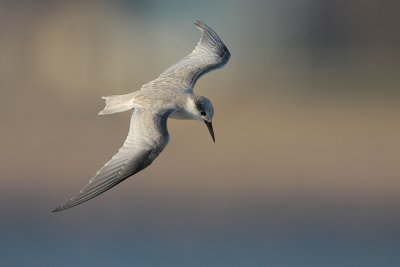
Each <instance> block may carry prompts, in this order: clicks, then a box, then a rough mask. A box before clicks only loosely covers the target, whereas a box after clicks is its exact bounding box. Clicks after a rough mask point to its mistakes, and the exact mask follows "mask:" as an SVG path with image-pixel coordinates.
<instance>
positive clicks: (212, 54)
mask: <svg viewBox="0 0 400 267" xmlns="http://www.w3.org/2000/svg"><path fill="white" fill-rule="evenodd" d="M195 25H196V26H197V27H198V28H199V29H200V30H201V31H202V32H203V34H202V36H201V38H200V41H199V42H198V44H197V46H196V47H195V49H194V50H193V51H192V53H190V54H189V55H187V56H186V57H184V58H183V59H182V60H180V61H178V62H177V63H175V64H174V65H172V66H171V67H169V68H168V69H167V70H166V71H164V72H163V73H162V74H161V75H160V76H159V77H158V78H157V79H155V80H153V81H151V82H148V83H146V84H144V85H143V87H142V90H146V89H150V90H151V89H160V88H174V89H181V90H185V91H186V90H189V91H193V87H194V85H195V84H196V81H197V80H198V79H199V78H200V77H201V76H202V75H204V74H205V73H207V72H209V71H212V70H215V69H218V68H221V67H223V66H224V65H225V64H226V63H227V62H228V61H229V58H230V56H231V54H230V52H229V50H228V48H226V46H225V44H224V43H223V42H222V41H221V39H220V38H219V36H218V35H217V34H216V33H215V32H214V31H213V30H212V29H211V28H210V27H208V26H207V25H206V24H205V23H203V22H201V21H198V22H196V23H195Z"/></svg>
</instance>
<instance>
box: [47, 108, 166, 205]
mask: <svg viewBox="0 0 400 267" xmlns="http://www.w3.org/2000/svg"><path fill="white" fill-rule="evenodd" d="M172 111H173V110H162V111H160V110H145V109H140V108H136V109H135V110H134V111H133V114H132V118H131V124H130V129H129V134H128V137H127V138H126V140H125V142H124V144H123V146H122V147H121V148H120V149H119V151H118V153H117V154H115V155H114V156H113V157H112V158H111V160H110V161H108V162H107V163H106V164H105V165H104V167H103V168H101V169H100V170H98V171H97V173H96V175H95V176H94V177H93V178H92V179H91V180H90V181H89V183H88V184H87V185H86V186H85V187H84V188H82V190H81V191H80V192H79V194H78V195H76V196H75V197H73V198H71V199H70V200H68V201H67V202H65V203H64V204H62V205H61V206H59V207H58V208H56V209H54V210H53V212H57V211H61V210H65V209H68V208H71V207H74V206H76V205H79V204H81V203H83V202H85V201H88V200H89V199H92V198H94V197H95V196H98V195H100V194H101V193H103V192H105V191H107V190H108V189H110V188H112V187H114V186H115V185H117V184H119V183H120V182H122V181H123V180H125V179H126V178H128V177H130V176H132V175H134V174H135V173H137V172H139V171H141V170H143V169H144V168H146V167H147V166H149V165H150V164H151V163H152V162H153V160H154V159H155V158H156V157H157V156H158V155H159V154H160V153H161V151H162V150H163V149H164V148H165V146H166V145H167V143H168V140H169V135H168V129H167V119H168V116H169V115H170V114H171V112H172Z"/></svg>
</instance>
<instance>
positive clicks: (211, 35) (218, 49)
mask: <svg viewBox="0 0 400 267" xmlns="http://www.w3.org/2000/svg"><path fill="white" fill-rule="evenodd" d="M194 25H196V27H197V28H199V29H200V30H201V31H202V32H203V35H202V37H201V39H200V43H202V44H204V45H205V46H207V47H211V48H214V49H213V50H215V51H214V52H215V53H217V54H218V55H219V56H221V57H223V58H224V61H226V62H227V61H228V60H229V58H230V56H231V54H230V52H229V50H228V48H227V47H226V46H225V44H224V43H223V42H222V41H221V39H220V38H219V36H218V35H217V34H216V33H215V31H214V30H213V29H211V28H210V27H209V26H207V25H206V24H205V23H204V22H202V21H200V20H198V21H197V22H195V23H194Z"/></svg>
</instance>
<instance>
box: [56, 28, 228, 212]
mask: <svg viewBox="0 0 400 267" xmlns="http://www.w3.org/2000/svg"><path fill="white" fill-rule="evenodd" d="M195 25H196V26H197V28H199V29H200V30H201V31H202V32H203V33H202V36H201V38H200V41H199V43H198V44H197V46H196V47H195V49H194V50H193V51H192V52H191V53H190V54H189V55H187V56H186V57H184V58H183V59H181V60H180V61H178V62H177V63H175V64H174V65H172V66H171V67H169V68H168V69H167V70H166V71H164V72H163V73H162V74H161V75H160V76H159V77H158V78H156V79H155V80H152V81H150V82H148V83H146V84H144V85H143V86H142V88H141V89H140V90H138V91H134V92H132V93H129V94H125V95H113V96H106V97H103V98H104V99H105V101H106V106H105V108H104V109H103V110H102V111H100V112H99V115H104V114H111V113H117V112H123V111H127V110H133V113H132V117H131V122H130V129H129V133H128V137H127V138H126V140H125V142H124V144H123V146H122V147H121V148H120V149H119V150H118V152H117V154H115V155H114V156H113V157H112V158H111V160H109V161H108V162H107V163H106V164H105V165H104V166H103V167H102V168H101V169H100V170H98V171H97V173H96V175H95V176H94V177H93V178H92V179H91V180H90V181H89V183H88V184H87V185H86V186H85V187H83V188H82V190H81V191H80V192H79V193H78V194H77V195H76V196H75V197H73V198H71V199H70V200H68V201H66V202H65V203H64V204H62V205H61V206H59V207H57V208H56V209H54V210H53V212H57V211H61V210H65V209H68V208H71V207H74V206H76V205H79V204H81V203H83V202H85V201H88V200H89V199H92V198H94V197H96V196H98V195H100V194H101V193H103V192H105V191H107V190H108V189H110V188H112V187H114V186H115V185H117V184H119V183H121V182H122V181H124V180H125V179H127V178H129V177H130V176H132V175H134V174H136V173H138V172H140V171H141V170H143V169H145V168H146V167H148V166H149V165H150V164H151V163H152V162H153V161H154V159H155V158H156V157H157V156H158V155H159V154H160V153H161V152H162V151H163V149H164V148H165V147H166V145H167V144H168V141H169V133H168V129H167V120H168V118H173V119H183V120H184V119H189V120H197V121H202V122H204V123H205V125H206V126H207V128H208V130H209V132H210V134H211V137H212V139H213V141H214V142H215V136H214V130H213V126H212V119H213V115H214V108H213V105H212V103H211V101H210V100H209V99H208V98H206V97H204V96H199V95H195V94H194V92H193V88H194V86H195V84H196V82H197V80H198V79H199V78H200V77H201V76H202V75H204V74H205V73H207V72H209V71H212V70H215V69H218V68H221V67H223V66H224V65H225V64H226V63H227V62H228V60H229V58H230V56H231V54H230V52H229V50H228V49H227V48H226V46H225V44H224V43H223V42H222V41H221V39H220V38H219V37H218V35H217V34H216V33H215V32H214V31H213V30H212V29H211V28H210V27H208V26H207V25H206V24H204V23H203V22H201V21H197V22H196V23H195Z"/></svg>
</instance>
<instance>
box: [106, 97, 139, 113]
mask: <svg viewBox="0 0 400 267" xmlns="http://www.w3.org/2000/svg"><path fill="white" fill-rule="evenodd" d="M102 98H103V99H105V100H106V106H105V108H104V109H103V110H102V111H100V112H99V115H106V114H112V113H117V112H123V111H127V110H130V109H133V106H134V104H133V95H132V93H130V94H126V95H111V96H103V97H102Z"/></svg>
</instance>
